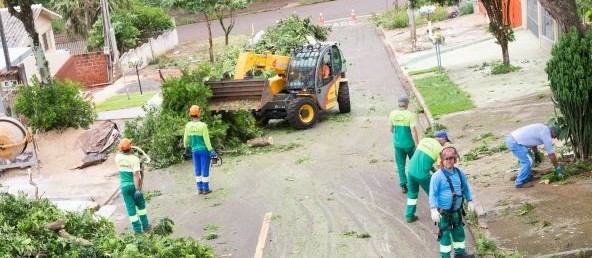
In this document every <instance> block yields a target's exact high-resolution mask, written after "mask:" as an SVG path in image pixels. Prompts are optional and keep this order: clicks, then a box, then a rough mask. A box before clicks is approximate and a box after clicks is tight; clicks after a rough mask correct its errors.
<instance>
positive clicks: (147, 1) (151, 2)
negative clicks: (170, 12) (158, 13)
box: [138, 0, 176, 9]
mask: <svg viewBox="0 0 592 258" xmlns="http://www.w3.org/2000/svg"><path fill="white" fill-rule="evenodd" d="M138 2H139V3H140V4H142V5H147V6H152V7H160V8H163V9H167V8H171V7H173V6H174V5H175V2H176V1H175V0H139V1H138Z"/></svg>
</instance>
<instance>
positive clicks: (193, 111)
mask: <svg viewBox="0 0 592 258" xmlns="http://www.w3.org/2000/svg"><path fill="white" fill-rule="evenodd" d="M189 115H190V116H192V117H199V116H201V108H200V107H199V106H197V105H193V106H191V107H190V108H189Z"/></svg>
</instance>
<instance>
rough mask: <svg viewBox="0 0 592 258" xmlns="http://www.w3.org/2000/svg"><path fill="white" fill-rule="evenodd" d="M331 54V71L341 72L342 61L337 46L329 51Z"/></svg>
mask: <svg viewBox="0 0 592 258" xmlns="http://www.w3.org/2000/svg"><path fill="white" fill-rule="evenodd" d="M331 54H332V55H333V59H332V60H333V71H335V72H341V68H342V62H343V61H342V60H341V52H340V51H339V48H337V46H333V48H332V49H331Z"/></svg>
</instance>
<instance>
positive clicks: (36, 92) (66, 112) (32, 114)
mask: <svg viewBox="0 0 592 258" xmlns="http://www.w3.org/2000/svg"><path fill="white" fill-rule="evenodd" d="M81 89H82V85H80V84H79V83H75V82H72V81H68V80H66V81H59V80H54V81H53V82H52V83H51V84H49V85H41V84H40V83H39V82H38V81H37V80H34V81H33V85H31V86H19V92H18V94H17V96H16V100H15V104H14V111H15V113H17V114H21V115H24V116H25V117H27V119H28V120H29V125H30V126H31V127H33V129H41V130H52V129H64V128H68V127H73V128H79V127H82V128H88V127H89V126H90V125H91V124H92V123H93V122H94V121H95V119H96V117H97V114H96V112H95V110H94V104H93V103H92V101H90V100H85V99H84V98H83V97H82V95H81V94H80V90H81Z"/></svg>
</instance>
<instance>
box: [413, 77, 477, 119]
mask: <svg viewBox="0 0 592 258" xmlns="http://www.w3.org/2000/svg"><path fill="white" fill-rule="evenodd" d="M414 83H415V87H416V88H417V90H418V91H419V93H420V94H421V96H422V97H423V99H424V101H425V102H426V105H427V106H428V109H429V110H430V112H431V113H432V116H434V118H438V117H440V116H442V115H445V114H450V113H455V112H459V111H464V110H469V109H472V108H474V107H475V104H473V101H472V100H471V98H470V97H469V94H467V93H466V92H464V91H462V90H461V89H460V88H459V87H458V85H456V84H455V83H454V82H452V81H451V80H450V77H448V74H446V73H442V74H434V75H432V76H426V77H423V78H418V79H414Z"/></svg>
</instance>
